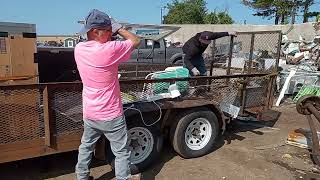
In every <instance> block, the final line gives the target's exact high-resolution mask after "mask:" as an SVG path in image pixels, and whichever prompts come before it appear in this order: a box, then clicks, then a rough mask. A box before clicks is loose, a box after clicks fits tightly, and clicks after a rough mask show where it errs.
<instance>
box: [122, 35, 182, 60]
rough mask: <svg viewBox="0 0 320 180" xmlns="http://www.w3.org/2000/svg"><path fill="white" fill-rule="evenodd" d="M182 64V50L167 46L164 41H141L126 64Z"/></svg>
mask: <svg viewBox="0 0 320 180" xmlns="http://www.w3.org/2000/svg"><path fill="white" fill-rule="evenodd" d="M136 62H138V63H142V64H145V63H146V64H182V48H181V47H175V46H169V47H167V43H166V40H165V39H160V40H158V41H154V40H150V39H142V40H141V44H140V46H139V47H138V48H137V49H135V50H134V51H133V53H132V56H131V58H130V60H129V61H128V62H127V63H136Z"/></svg>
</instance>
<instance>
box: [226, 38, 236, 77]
mask: <svg viewBox="0 0 320 180" xmlns="http://www.w3.org/2000/svg"><path fill="white" fill-rule="evenodd" d="M233 41H234V36H231V37H230V49H229V60H228V68H227V75H230V69H231V60H232V53H233Z"/></svg>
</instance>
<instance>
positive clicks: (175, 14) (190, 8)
mask: <svg viewBox="0 0 320 180" xmlns="http://www.w3.org/2000/svg"><path fill="white" fill-rule="evenodd" d="M206 4H207V3H206V1H205V0H182V1H179V0H173V2H172V3H169V4H167V8H168V10H169V11H168V14H167V15H166V16H164V24H232V23H233V20H232V18H231V17H230V16H229V14H228V13H227V11H225V12H219V13H217V12H210V13H207V11H208V10H207V8H206Z"/></svg>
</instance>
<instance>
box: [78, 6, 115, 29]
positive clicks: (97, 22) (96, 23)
mask: <svg viewBox="0 0 320 180" xmlns="http://www.w3.org/2000/svg"><path fill="white" fill-rule="evenodd" d="M109 26H110V27H111V19H110V17H109V16H108V15H107V14H106V13H104V12H101V11H99V10H97V9H93V10H91V11H90V12H89V14H88V16H87V17H86V19H85V22H84V27H83V28H82V29H81V30H80V32H79V34H85V33H87V32H88V31H90V29H92V28H104V27H109Z"/></svg>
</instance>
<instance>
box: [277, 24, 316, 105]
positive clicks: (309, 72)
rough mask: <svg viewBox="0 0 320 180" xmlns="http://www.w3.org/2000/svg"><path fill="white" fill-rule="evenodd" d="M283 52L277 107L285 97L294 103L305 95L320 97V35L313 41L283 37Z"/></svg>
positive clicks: (280, 64)
mask: <svg viewBox="0 0 320 180" xmlns="http://www.w3.org/2000/svg"><path fill="white" fill-rule="evenodd" d="M317 28H318V24H315V30H316V31H317ZM318 34H319V32H318ZM281 52H282V58H281V59H280V62H279V66H280V67H281V72H280V73H279V77H278V81H277V82H278V90H279V91H281V93H280V98H279V99H278V102H277V104H276V105H279V104H280V101H281V99H282V98H283V96H285V95H289V96H292V98H293V100H294V102H297V101H298V99H299V98H300V97H302V96H303V95H307V94H312V95H320V93H319V92H318V91H316V90H317V88H318V87H319V86H320V81H319V78H320V34H319V35H315V36H314V37H313V39H312V40H311V41H306V40H305V39H304V38H303V37H302V36H300V37H299V40H290V39H288V37H287V36H286V35H283V39H282V48H281Z"/></svg>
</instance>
